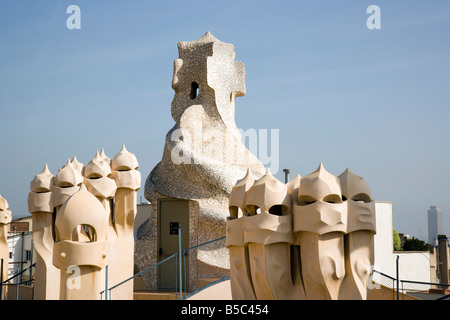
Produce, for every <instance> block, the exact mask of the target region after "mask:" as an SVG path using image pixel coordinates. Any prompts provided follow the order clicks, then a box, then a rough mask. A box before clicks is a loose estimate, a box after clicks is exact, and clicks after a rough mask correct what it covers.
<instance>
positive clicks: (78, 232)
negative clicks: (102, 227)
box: [72, 224, 97, 242]
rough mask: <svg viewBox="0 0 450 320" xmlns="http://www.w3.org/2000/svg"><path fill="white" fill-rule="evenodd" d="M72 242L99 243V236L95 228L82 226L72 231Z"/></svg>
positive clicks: (86, 225)
mask: <svg viewBox="0 0 450 320" xmlns="http://www.w3.org/2000/svg"><path fill="white" fill-rule="evenodd" d="M72 241H78V242H94V241H97V234H96V232H95V229H94V227H92V226H91V225H88V224H80V225H78V226H76V227H75V228H74V229H73V231H72Z"/></svg>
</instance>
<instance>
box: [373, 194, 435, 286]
mask: <svg viewBox="0 0 450 320" xmlns="http://www.w3.org/2000/svg"><path fill="white" fill-rule="evenodd" d="M375 210H376V225H377V233H376V235H375V266H374V269H375V270H377V271H380V272H383V273H385V274H387V275H389V276H391V277H393V278H396V259H397V256H399V261H398V262H399V275H400V276H399V278H400V280H410V281H422V282H431V277H430V253H429V252H427V251H425V252H415V251H411V252H408V251H405V252H393V247H394V244H393V237H392V231H393V224H392V202H382V201H380V202H378V201H377V202H376V204H375Z"/></svg>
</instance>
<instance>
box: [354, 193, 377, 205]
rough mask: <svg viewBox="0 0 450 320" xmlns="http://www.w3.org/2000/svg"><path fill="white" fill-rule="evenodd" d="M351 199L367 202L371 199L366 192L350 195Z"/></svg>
mask: <svg viewBox="0 0 450 320" xmlns="http://www.w3.org/2000/svg"><path fill="white" fill-rule="evenodd" d="M352 200H353V201H356V202H364V203H369V202H371V201H372V199H371V198H370V196H369V195H368V194H366V193H358V194H357V195H355V196H353V197H352Z"/></svg>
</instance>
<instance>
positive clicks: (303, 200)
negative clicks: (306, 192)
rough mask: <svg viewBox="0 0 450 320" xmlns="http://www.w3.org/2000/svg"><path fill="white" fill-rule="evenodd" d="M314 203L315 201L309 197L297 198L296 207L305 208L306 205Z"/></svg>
mask: <svg viewBox="0 0 450 320" xmlns="http://www.w3.org/2000/svg"><path fill="white" fill-rule="evenodd" d="M316 201H317V200H316V199H314V198H313V197H311V196H300V197H299V198H298V205H299V206H307V205H308V204H312V203H315V202H316Z"/></svg>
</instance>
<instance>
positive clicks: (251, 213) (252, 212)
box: [245, 205, 261, 216]
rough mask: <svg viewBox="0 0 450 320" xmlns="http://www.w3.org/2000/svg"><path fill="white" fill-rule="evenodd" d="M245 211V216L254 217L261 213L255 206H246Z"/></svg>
mask: <svg viewBox="0 0 450 320" xmlns="http://www.w3.org/2000/svg"><path fill="white" fill-rule="evenodd" d="M245 211H246V215H247V216H254V215H256V214H260V213H261V208H260V207H258V206H255V205H248V206H246V207H245Z"/></svg>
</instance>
